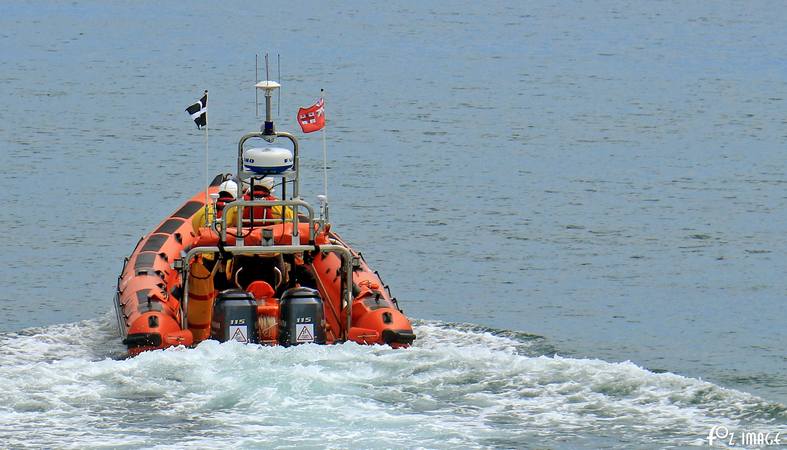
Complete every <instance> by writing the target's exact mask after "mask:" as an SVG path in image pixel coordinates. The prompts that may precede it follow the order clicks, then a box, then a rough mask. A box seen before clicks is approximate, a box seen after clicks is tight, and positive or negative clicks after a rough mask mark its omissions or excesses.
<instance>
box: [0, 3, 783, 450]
mask: <svg viewBox="0 0 787 450" xmlns="http://www.w3.org/2000/svg"><path fill="white" fill-rule="evenodd" d="M785 23H787V9H785V8H784V7H783V5H781V4H779V3H774V4H772V3H769V2H745V3H740V2H726V1H719V2H713V3H708V4H706V3H701V2H680V1H662V2H639V3H638V2H627V1H606V2H587V1H582V0H572V1H569V2H561V3H557V4H542V3H532V2H512V3H505V2H503V3H497V2H469V1H467V2H465V1H460V2H450V3H448V2H437V1H430V0H424V1H418V2H408V3H404V4H403V3H401V2H364V3H362V4H353V5H348V4H344V3H339V2H336V3H334V2H330V1H319V2H307V3H295V4H292V3H291V2H282V3H279V4H273V3H271V2H265V3H264V5H262V4H260V3H259V2H244V1H238V2H223V3H222V4H221V5H216V4H214V3H208V2H183V3H165V4H161V2H153V1H139V2H119V3H107V2H100V1H72V2H52V3H49V4H38V3H33V4H31V3H28V2H24V1H18V2H17V1H5V2H2V4H0V105H2V106H1V107H0V170H2V176H0V200H1V203H0V205H1V206H2V208H3V213H2V214H0V230H3V232H4V236H5V239H4V240H3V243H2V245H1V246H0V248H2V253H1V254H2V264H0V331H2V332H3V333H5V334H3V335H2V338H1V341H0V342H1V344H0V358H1V360H0V364H1V366H0V379H1V380H2V382H3V385H2V387H3V389H2V391H1V392H0V447H4V446H8V447H21V446H25V445H30V446H43V447H69V446H70V447H75V448H83V447H91V446H106V447H113V446H123V445H125V446H128V447H161V448H171V447H187V446H190V447H214V448H215V447H226V446H237V447H270V446H291V447H304V446H314V447H323V446H329V447H358V448H364V447H517V448H521V447H536V448H540V447H557V448H577V447H585V448H596V447H618V448H632V447H644V448H651V447H664V446H667V447H668V446H683V445H692V444H698V445H701V444H703V442H705V443H707V441H704V440H703V439H704V438H705V437H706V436H707V434H708V432H709V430H710V429H711V427H713V426H715V425H725V426H728V427H730V430H731V431H739V432H746V431H759V430H762V431H773V430H777V429H785V428H787V417H786V416H785V407H784V405H785V403H787V356H786V355H785V353H786V352H785V348H787V316H786V315H785V299H786V298H787V269H785V268H786V267H787V264H785V258H784V255H786V254H787V234H786V233H785V223H787V190H786V188H787V173H786V172H785V167H787V157H786V156H785V148H787V132H786V131H785V130H786V129H787V118H786V117H787V115H786V114H785V105H787V104H786V103H785V102H786V101H787V81H785V80H787V63H785V58H784V55H785V54H787V45H786V44H785V43H787V28H785V27H784V24H785ZM262 51H271V52H273V54H274V55H275V54H276V53H281V55H282V77H281V82H282V84H283V86H284V89H283V92H282V95H281V115H280V116H278V117H279V119H278V126H279V129H289V130H293V129H295V128H296V127H297V125H296V124H295V121H294V120H293V119H294V113H295V111H296V110H297V108H298V106H305V105H308V104H310V103H311V102H312V101H314V100H315V99H316V97H318V96H319V89H320V88H325V89H326V108H327V114H328V128H327V136H328V149H329V166H330V168H329V173H330V187H329V196H330V199H331V207H332V222H333V225H334V229H335V230H337V231H338V232H339V233H340V234H342V236H343V237H344V238H345V239H346V240H347V241H348V242H350V243H352V244H353V245H354V246H355V247H356V248H357V249H358V250H361V251H363V253H364V255H365V256H366V259H367V260H368V261H369V263H370V265H371V266H372V267H373V268H375V269H378V270H379V271H380V272H381V274H382V276H383V278H384V280H385V281H386V282H387V283H389V284H390V285H391V288H392V291H393V293H394V295H396V296H397V297H398V298H399V300H400V303H401V305H402V306H403V308H404V310H405V312H406V313H407V314H408V315H409V316H411V317H414V318H416V319H418V320H419V322H418V325H417V329H416V331H417V333H418V335H419V337H418V340H417V341H416V346H415V347H414V348H412V349H408V350H404V351H396V352H395V351H391V350H388V349H385V348H379V347H378V348H368V347H358V346H355V345H341V346H335V347H324V348H319V347H312V346H303V347H298V348H290V349H284V348H259V347H241V346H235V345H232V344H225V345H217V344H212V343H205V344H203V345H201V346H199V347H198V348H196V349H191V350H183V349H176V350H172V351H166V352H157V353H151V354H145V355H142V356H140V357H139V358H134V359H130V360H125V359H122V358H120V356H121V355H122V350H123V349H122V346H121V344H120V343H119V339H118V338H117V336H116V334H115V332H114V331H113V326H112V324H111V323H110V320H109V319H108V318H106V317H105V314H106V311H107V309H109V307H110V306H109V305H110V302H111V299H112V295H113V293H114V287H115V281H116V276H117V274H118V272H119V270H120V267H121V264H122V260H123V257H124V256H126V255H128V253H129V252H130V251H131V249H132V248H133V247H134V244H135V243H136V242H137V239H139V237H140V236H141V235H142V234H144V233H147V232H149V231H150V230H151V229H153V227H154V226H155V225H156V224H157V223H158V222H159V221H160V220H161V219H162V218H163V217H165V216H166V215H167V214H170V213H171V212H173V211H174V210H176V209H177V208H178V207H179V205H180V204H181V203H182V202H183V201H184V199H185V198H187V197H190V196H191V195H193V194H194V193H195V192H197V191H198V190H200V189H201V187H202V186H203V183H204V181H203V180H204V179H205V175H204V173H203V171H204V160H203V153H204V140H203V135H202V134H201V133H199V132H198V131H197V130H196V129H195V127H194V125H193V123H192V122H191V121H190V119H189V117H188V116H187V115H186V113H185V112H184V111H183V109H184V108H185V107H186V106H187V105H189V104H190V103H192V102H193V101H195V100H196V99H197V98H198V97H199V96H200V95H201V93H202V90H203V89H208V90H209V91H210V104H209V111H210V113H209V124H210V156H209V165H210V170H211V174H210V176H211V177H212V176H213V175H214V174H215V173H218V172H226V171H232V170H233V167H234V163H235V159H234V158H235V155H236V151H237V150H236V149H237V140H238V138H239V136H240V135H241V134H243V133H245V132H248V131H252V130H255V129H256V128H257V127H258V126H259V123H258V120H255V119H254V103H253V95H254V93H253V91H252V89H251V86H252V84H253V83H254V81H255V79H254V73H253V72H254V71H253V67H254V66H253V63H254V58H253V55H254V53H255V52H262ZM273 59H275V57H274V58H273ZM271 72H272V76H271V77H272V78H278V76H277V75H275V76H274V75H273V74H275V73H276V72H277V70H276V66H275V64H274V65H273V67H272V71H271ZM275 108H277V109H278V107H277V106H276V107H275ZM299 136H300V137H301V144H302V146H301V151H302V152H301V156H302V168H303V176H304V178H305V179H304V185H303V186H302V192H303V193H305V194H306V195H307V197H306V200H309V201H314V200H315V196H316V194H318V193H320V191H321V189H322V177H321V173H320V169H321V167H322V149H321V140H320V136H319V133H314V134H310V135H301V134H300V133H299ZM466 323H467V324H475V325H460V324H466ZM506 330H508V331H506ZM522 333H528V334H522ZM537 336H541V337H537ZM628 361H631V362H628ZM701 380H702V381H701Z"/></svg>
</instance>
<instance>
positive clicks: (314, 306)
mask: <svg viewBox="0 0 787 450" xmlns="http://www.w3.org/2000/svg"><path fill="white" fill-rule="evenodd" d="M278 325H279V333H278V343H279V345H285V346H288V345H297V344H306V343H315V344H325V318H324V310H323V304H322V299H321V298H320V293H319V292H318V291H317V290H315V289H310V288H306V287H297V288H292V289H288V290H287V291H285V292H284V294H282V296H281V300H280V301H279V317H278ZM210 337H211V339H215V340H217V341H219V342H225V341H238V342H243V343H253V344H256V343H259V342H260V340H259V336H258V331H257V302H256V300H255V299H254V296H252V295H251V294H250V293H249V292H246V291H243V290H240V289H229V290H226V291H223V292H221V293H220V294H219V296H218V297H217V298H216V300H215V302H214V304H213V319H212V320H211V333H210ZM274 342H275V341H274Z"/></svg>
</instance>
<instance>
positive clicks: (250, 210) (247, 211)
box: [243, 193, 281, 225]
mask: <svg viewBox="0 0 787 450" xmlns="http://www.w3.org/2000/svg"><path fill="white" fill-rule="evenodd" d="M254 198H255V200H271V201H275V200H278V198H276V197H275V196H273V195H272V194H270V193H269V194H267V195H260V194H257V195H255V196H254ZM243 199H244V200H251V195H249V194H244V195H243ZM252 214H253V215H252ZM252 217H254V220H255V221H256V220H258V219H259V220H261V221H262V222H260V225H266V224H267V225H270V224H271V223H274V222H270V223H267V220H266V219H274V218H278V217H275V216H274V214H273V209H272V208H271V207H270V206H253V207H247V208H243V218H244V219H251V218H252ZM279 217H281V216H280V215H279Z"/></svg>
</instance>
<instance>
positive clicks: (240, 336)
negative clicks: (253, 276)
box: [210, 289, 258, 344]
mask: <svg viewBox="0 0 787 450" xmlns="http://www.w3.org/2000/svg"><path fill="white" fill-rule="evenodd" d="M210 338H211V339H215V340H217V341H219V342H225V341H238V342H243V343H244V344H247V343H254V344H256V343H257V342H258V338H257V302H256V301H255V300H254V296H252V295H251V294H250V293H248V292H246V291H242V290H240V289H228V290H226V291H223V292H222V293H220V294H219V296H218V297H216V300H215V301H214V302H213V319H212V320H211V322H210Z"/></svg>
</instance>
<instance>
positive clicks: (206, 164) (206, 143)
mask: <svg viewBox="0 0 787 450" xmlns="http://www.w3.org/2000/svg"><path fill="white" fill-rule="evenodd" d="M208 178H209V175H208V90H207V89H205V226H206V227H207V226H209V225H210V224H209V223H208V216H209V215H210V214H209V211H210V210H209V208H210V206H209V200H208V198H209V197H208V188H209V187H210V180H209V179H208Z"/></svg>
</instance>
